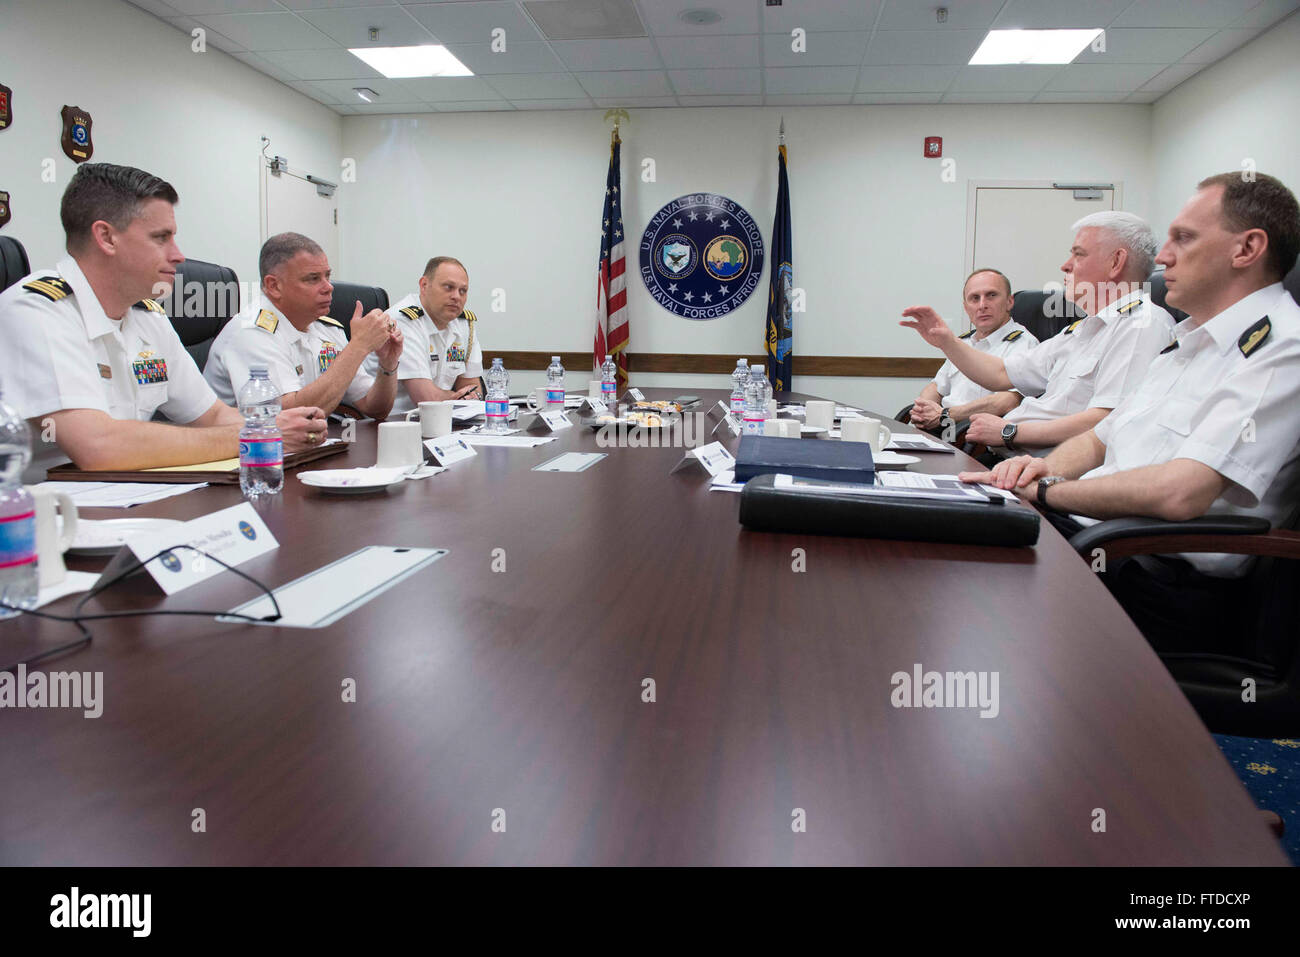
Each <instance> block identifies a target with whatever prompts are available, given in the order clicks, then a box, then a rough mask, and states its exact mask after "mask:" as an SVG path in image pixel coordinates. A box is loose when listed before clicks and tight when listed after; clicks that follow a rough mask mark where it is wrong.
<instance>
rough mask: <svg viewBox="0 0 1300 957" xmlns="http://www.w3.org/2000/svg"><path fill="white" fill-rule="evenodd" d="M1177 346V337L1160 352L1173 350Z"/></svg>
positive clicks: (1162, 353)
mask: <svg viewBox="0 0 1300 957" xmlns="http://www.w3.org/2000/svg"><path fill="white" fill-rule="evenodd" d="M1177 348H1178V340H1177V339H1175V340H1174V341H1173V342H1171V343H1169V345H1167V346H1165V347H1164V348H1163V349H1161V350H1160V354H1161V355H1164V354H1165V353H1166V352H1173V351H1174V350H1175V349H1177Z"/></svg>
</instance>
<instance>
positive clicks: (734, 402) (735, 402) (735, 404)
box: [731, 395, 745, 415]
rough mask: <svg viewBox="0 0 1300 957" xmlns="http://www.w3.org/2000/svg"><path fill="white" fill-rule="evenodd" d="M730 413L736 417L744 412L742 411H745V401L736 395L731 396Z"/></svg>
mask: <svg viewBox="0 0 1300 957" xmlns="http://www.w3.org/2000/svg"><path fill="white" fill-rule="evenodd" d="M731 411H732V412H734V413H736V415H740V414H741V413H742V412H744V411H745V400H744V399H743V398H742V397H740V396H738V395H735V396H732V397H731Z"/></svg>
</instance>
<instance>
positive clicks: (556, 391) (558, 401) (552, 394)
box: [546, 386, 564, 405]
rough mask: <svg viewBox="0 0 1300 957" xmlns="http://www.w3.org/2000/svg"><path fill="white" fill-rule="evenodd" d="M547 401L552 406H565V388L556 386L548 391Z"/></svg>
mask: <svg viewBox="0 0 1300 957" xmlns="http://www.w3.org/2000/svg"><path fill="white" fill-rule="evenodd" d="M546 401H547V402H549V403H550V404H551V405H563V404H564V386H556V387H554V388H549V389H547V390H546Z"/></svg>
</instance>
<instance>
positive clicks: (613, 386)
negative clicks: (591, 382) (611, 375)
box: [600, 382, 618, 404]
mask: <svg viewBox="0 0 1300 957" xmlns="http://www.w3.org/2000/svg"><path fill="white" fill-rule="evenodd" d="M617 392H618V384H617V383H614V382H602V383H601V384H600V393H601V395H603V396H605V402H606V404H608V403H609V400H610V399H612V398H614V396H615V395H616V394H617Z"/></svg>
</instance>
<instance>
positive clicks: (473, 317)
mask: <svg viewBox="0 0 1300 957" xmlns="http://www.w3.org/2000/svg"><path fill="white" fill-rule="evenodd" d="M456 318H457V319H468V320H469V321H470V322H478V316H476V315H474V313H472V312H470V311H469V310H468V309H462V310H461V311H460V315H459V316H457V317H456Z"/></svg>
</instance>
